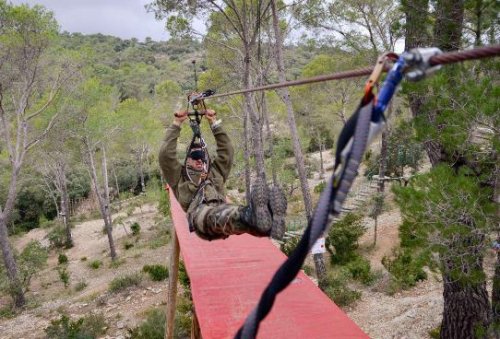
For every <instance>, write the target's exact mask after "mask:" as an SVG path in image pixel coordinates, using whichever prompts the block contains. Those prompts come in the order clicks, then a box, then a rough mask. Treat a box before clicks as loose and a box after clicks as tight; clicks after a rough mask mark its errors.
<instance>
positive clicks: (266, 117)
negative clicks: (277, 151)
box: [260, 82, 278, 186]
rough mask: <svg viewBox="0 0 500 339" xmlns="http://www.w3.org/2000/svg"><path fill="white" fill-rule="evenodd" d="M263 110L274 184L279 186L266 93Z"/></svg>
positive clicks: (263, 98)
mask: <svg viewBox="0 0 500 339" xmlns="http://www.w3.org/2000/svg"><path fill="white" fill-rule="evenodd" d="M263 84H264V83H263V82H262V83H261V84H260V85H263ZM261 95H262V96H261V109H262V116H263V117H264V123H265V124H266V133H267V143H268V145H269V157H270V158H271V174H272V176H273V184H274V185H275V186H278V175H277V173H276V159H275V157H274V147H273V144H274V140H273V139H274V138H273V132H272V131H271V126H270V123H269V112H268V110H267V100H266V93H265V92H262V93H261Z"/></svg>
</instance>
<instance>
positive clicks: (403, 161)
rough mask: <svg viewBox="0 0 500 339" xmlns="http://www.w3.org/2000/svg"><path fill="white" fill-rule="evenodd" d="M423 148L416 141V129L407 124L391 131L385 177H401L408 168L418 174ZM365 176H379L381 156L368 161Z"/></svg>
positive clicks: (402, 123) (389, 133)
mask: <svg viewBox="0 0 500 339" xmlns="http://www.w3.org/2000/svg"><path fill="white" fill-rule="evenodd" d="M423 154H424V153H423V148H422V145H421V144H420V142H418V141H417V140H416V137H415V132H414V127H413V125H412V124H410V123H407V122H401V123H400V124H399V125H397V127H395V128H392V129H390V130H389V132H388V135H387V158H386V170H385V175H386V176H390V177H401V176H403V174H404V170H405V169H406V168H411V170H412V172H413V173H416V172H417V170H418V168H419V166H420V163H421V162H422V158H423ZM366 162H367V166H366V170H365V175H366V176H368V177H369V178H371V177H372V176H373V175H375V174H377V175H378V174H379V169H380V154H377V156H375V157H373V156H371V157H369V158H367V159H366Z"/></svg>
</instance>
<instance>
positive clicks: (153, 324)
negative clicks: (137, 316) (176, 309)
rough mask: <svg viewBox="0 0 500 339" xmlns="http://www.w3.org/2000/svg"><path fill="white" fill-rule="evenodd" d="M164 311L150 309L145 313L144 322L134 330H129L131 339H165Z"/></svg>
mask: <svg viewBox="0 0 500 339" xmlns="http://www.w3.org/2000/svg"><path fill="white" fill-rule="evenodd" d="M165 322H166V316H165V310H164V309H163V308H161V309H158V308H155V309H152V310H149V311H148V312H147V315H146V320H145V321H144V322H143V323H142V324H140V325H139V326H137V327H136V328H134V329H129V330H128V332H129V335H130V338H131V339H163V338H164V337H165Z"/></svg>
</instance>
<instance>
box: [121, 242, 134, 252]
mask: <svg viewBox="0 0 500 339" xmlns="http://www.w3.org/2000/svg"><path fill="white" fill-rule="evenodd" d="M132 247H134V244H132V243H131V242H128V241H127V242H125V243H124V244H123V248H124V249H125V250H129V249H131V248H132Z"/></svg>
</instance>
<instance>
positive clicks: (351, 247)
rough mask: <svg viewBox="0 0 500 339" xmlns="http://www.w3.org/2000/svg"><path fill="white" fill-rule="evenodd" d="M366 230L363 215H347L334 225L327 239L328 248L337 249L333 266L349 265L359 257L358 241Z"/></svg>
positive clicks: (332, 258) (333, 255)
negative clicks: (357, 251)
mask: <svg viewBox="0 0 500 339" xmlns="http://www.w3.org/2000/svg"><path fill="white" fill-rule="evenodd" d="M365 230H366V229H365V227H364V226H363V223H362V217H361V215H359V214H354V213H347V214H346V215H345V217H344V218H342V219H341V220H339V221H337V222H336V223H335V224H333V226H332V227H331V228H330V231H329V232H328V236H327V237H326V248H327V249H328V248H330V246H333V247H334V248H335V254H333V253H332V256H331V261H332V264H340V265H343V264H347V263H348V262H350V261H352V260H353V259H356V258H357V257H358V254H357V253H356V250H357V249H358V239H359V238H360V237H361V236H362V235H363V233H365Z"/></svg>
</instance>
